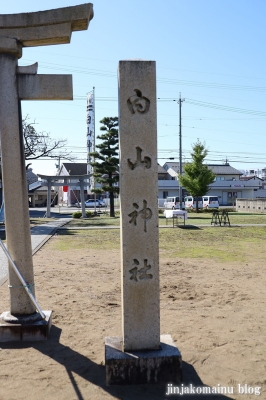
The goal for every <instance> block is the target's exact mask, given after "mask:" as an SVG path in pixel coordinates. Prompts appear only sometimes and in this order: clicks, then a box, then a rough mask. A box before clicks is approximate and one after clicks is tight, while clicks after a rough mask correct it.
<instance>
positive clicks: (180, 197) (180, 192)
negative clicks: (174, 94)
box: [178, 93, 185, 210]
mask: <svg viewBox="0 0 266 400" xmlns="http://www.w3.org/2000/svg"><path fill="white" fill-rule="evenodd" d="M183 101H185V99H181V93H179V100H178V104H179V175H181V174H182V116H181V109H182V102H183ZM179 208H180V210H182V186H181V185H180V180H179Z"/></svg>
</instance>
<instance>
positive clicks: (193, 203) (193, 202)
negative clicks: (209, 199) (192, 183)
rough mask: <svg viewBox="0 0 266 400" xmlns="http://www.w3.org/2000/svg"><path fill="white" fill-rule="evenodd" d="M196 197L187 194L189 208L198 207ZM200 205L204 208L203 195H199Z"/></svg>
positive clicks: (186, 203) (186, 202)
mask: <svg viewBox="0 0 266 400" xmlns="http://www.w3.org/2000/svg"><path fill="white" fill-rule="evenodd" d="M196 200H197V199H196V197H193V196H186V197H185V208H188V209H195V208H196ZM198 207H199V208H202V207H203V205H202V197H201V196H200V197H198Z"/></svg>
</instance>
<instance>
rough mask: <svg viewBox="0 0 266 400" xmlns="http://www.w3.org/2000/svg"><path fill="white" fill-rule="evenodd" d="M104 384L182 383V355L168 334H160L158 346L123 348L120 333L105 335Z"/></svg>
mask: <svg viewBox="0 0 266 400" xmlns="http://www.w3.org/2000/svg"><path fill="white" fill-rule="evenodd" d="M105 372H106V385H108V386H109V385H127V384H144V383H169V382H171V383H177V384H179V383H181V382H182V357H181V354H180V352H179V350H178V348H177V347H176V346H175V344H174V342H173V340H172V338H171V336H170V335H161V337H160V349H159V350H148V351H132V352H123V351H122V337H107V338H105Z"/></svg>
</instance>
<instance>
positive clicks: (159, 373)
mask: <svg viewBox="0 0 266 400" xmlns="http://www.w3.org/2000/svg"><path fill="white" fill-rule="evenodd" d="M118 74H119V75H118V84H119V143H120V149H119V152H120V180H119V186H120V204H121V205H120V218H121V225H120V230H121V231H120V232H121V233H120V234H121V263H122V267H121V269H122V271H121V279H122V282H121V285H122V337H121V338H120V337H114V338H112V337H109V338H106V341H105V344H106V346H105V362H106V382H107V384H108V385H111V384H120V383H121V384H125V383H126V384H128V383H134V384H135V383H157V382H180V381H181V355H180V353H179V351H178V349H177V348H176V347H175V345H174V344H173V341H172V339H171V336H170V335H162V336H160V302H159V296H160V292H159V243H158V200H157V199H158V165H157V114H156V102H157V100H156V69H155V62H154V61H120V62H119V72H118Z"/></svg>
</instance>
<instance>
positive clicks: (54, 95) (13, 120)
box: [0, 3, 93, 341]
mask: <svg viewBox="0 0 266 400" xmlns="http://www.w3.org/2000/svg"><path fill="white" fill-rule="evenodd" d="M92 18H93V6H92V4H90V3H87V4H82V5H79V6H74V7H65V8H59V9H54V10H48V11H40V12H33V13H21V14H1V15H0V135H1V151H2V178H3V186H4V201H5V217H6V218H5V221H6V239H7V249H8V252H9V254H10V256H11V258H12V259H13V261H14V263H15V264H16V266H17V267H18V269H19V271H20V273H21V275H22V276H23V277H24V280H25V281H26V283H27V286H28V287H30V288H31V292H32V294H33V295H34V275H33V262H32V252H31V236H30V223H29V214H28V193H27V184H26V170H25V162H24V146H23V135H22V124H21V120H22V117H21V104H20V103H21V100H72V99H73V90H72V75H37V64H34V65H33V66H28V67H19V66H18V59H19V58H21V56H22V48H23V47H35V46H43V45H52V44H64V43H70V39H71V34H72V32H73V31H79V30H86V29H87V28H88V25H89V21H90V20H91V19H92ZM15 193H19V196H15V195H14V194H15ZM18 198H19V201H18ZM11 264H12V263H11V262H10V261H9V287H10V312H8V313H3V314H5V315H4V316H3V314H2V315H1V316H0V341H9V340H29V335H28V334H26V336H27V335H28V336H27V338H26V337H25V338H24V334H23V326H24V324H25V321H28V319H27V318H28V317H29V316H30V315H33V314H35V313H36V307H35V306H34V304H33V303H32V301H31V299H30V297H29V296H28V294H27V293H26V291H25V288H24V287H23V285H22V284H21V282H20V280H19V279H18V277H17V275H16V274H15V273H14V270H13V268H12V266H11ZM37 314H38V313H37ZM37 317H38V315H37ZM23 318H24V320H23ZM21 319H22V322H21V323H22V325H21V331H20V332H18V329H17V327H16V329H13V330H12V328H11V327H10V326H9V325H8V324H9V323H10V322H11V323H12V322H14V321H15V322H16V324H17V323H18V321H19V322H20V320H21ZM50 319H51V318H50ZM47 324H48V325H49V324H50V322H49V323H47ZM7 325H8V326H7ZM14 328H15V326H14ZM36 329H37V328H36ZM11 331H12V333H11ZM35 333H36V332H35ZM35 333H34V335H35V336H31V337H30V339H34V338H35V340H36V339H37V340H38V335H37V337H36V334H35Z"/></svg>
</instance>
